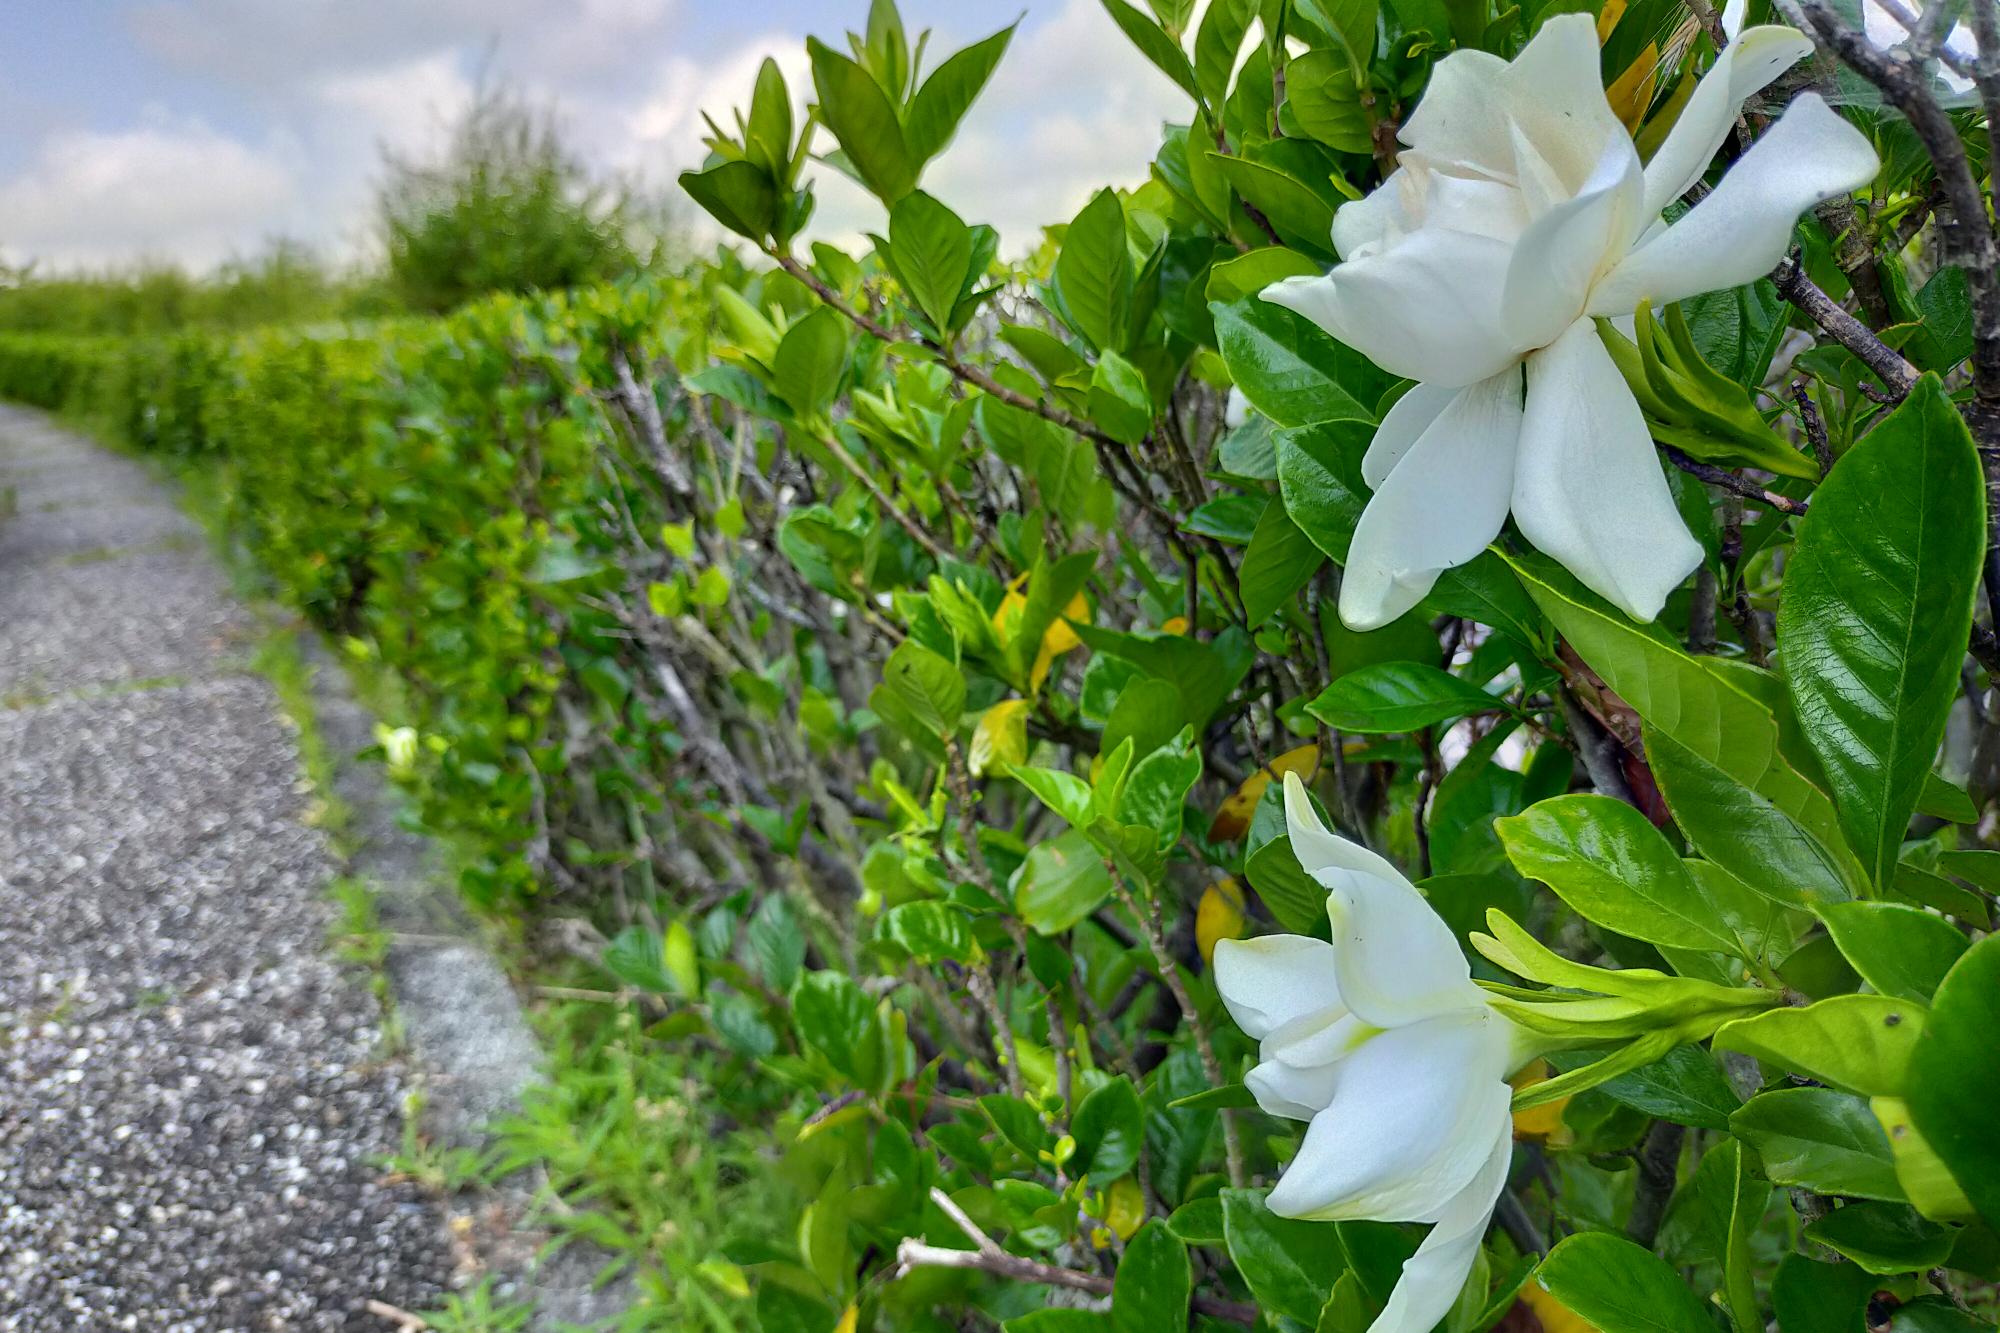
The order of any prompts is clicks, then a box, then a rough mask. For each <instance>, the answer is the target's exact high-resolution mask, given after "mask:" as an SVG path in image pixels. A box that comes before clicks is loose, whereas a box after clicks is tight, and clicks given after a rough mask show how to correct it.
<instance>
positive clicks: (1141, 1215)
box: [1104, 1176, 1146, 1240]
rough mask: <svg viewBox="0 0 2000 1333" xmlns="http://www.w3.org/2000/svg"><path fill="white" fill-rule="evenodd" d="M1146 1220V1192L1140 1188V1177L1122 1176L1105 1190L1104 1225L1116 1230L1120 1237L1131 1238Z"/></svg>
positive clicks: (1121, 1238)
mask: <svg viewBox="0 0 2000 1333" xmlns="http://www.w3.org/2000/svg"><path fill="white" fill-rule="evenodd" d="M1145 1220H1146V1193H1145V1191H1144V1190H1142V1189H1140V1188H1139V1178H1138V1177H1137V1176H1120V1177H1119V1178H1118V1180H1117V1181H1116V1182H1114V1183H1113V1184H1112V1186H1111V1188H1110V1189H1108V1190H1106V1191H1105V1192H1104V1225H1105V1226H1107V1227H1109V1228H1110V1229H1111V1230H1112V1231H1114V1232H1116V1233H1117V1234H1118V1239H1120V1240H1130V1239H1132V1233H1133V1232H1135V1231H1137V1230H1138V1229H1139V1226H1140V1224H1141V1223H1143V1222H1144V1221H1145Z"/></svg>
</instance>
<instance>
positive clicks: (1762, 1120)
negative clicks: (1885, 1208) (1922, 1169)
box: [1729, 1088, 1903, 1203]
mask: <svg viewBox="0 0 2000 1333" xmlns="http://www.w3.org/2000/svg"><path fill="white" fill-rule="evenodd" d="M1729 1129H1730V1132H1731V1133H1733V1134H1735V1135H1736V1137H1737V1138H1739V1139H1742V1140H1743V1141H1744V1142H1745V1143H1747V1144H1749V1145H1750V1146H1751V1147H1752V1148H1754V1149H1756V1150H1757V1156H1758V1158H1759V1160H1761V1161H1762V1162H1763V1164H1764V1174H1765V1175H1766V1176H1767V1177H1769V1178H1770V1181H1771V1183H1772V1184H1774V1185H1800V1186H1803V1187H1805V1188H1806V1189H1809V1190H1814V1191H1816V1192H1818V1193H1820V1194H1839V1195H1851V1196H1853V1197H1855V1198H1858V1199H1887V1200H1890V1201H1892V1202H1898V1203H1900V1202H1902V1201H1903V1188H1902V1186H1901V1185H1899V1184H1898V1183H1897V1182H1896V1167H1895V1163H1894V1162H1893V1161H1892V1160H1891V1159H1890V1155H1889V1140H1888V1138H1887V1136H1886V1135H1884V1134H1883V1132H1882V1126H1881V1124H1880V1122H1878V1121H1877V1120H1876V1119H1875V1116H1874V1114H1873V1113H1872V1112H1870V1111H1869V1109H1868V1103H1866V1102H1864V1101H1863V1100H1861V1098H1859V1097H1855V1096H1852V1095H1851V1094H1849V1093H1845V1092H1836V1091H1834V1090H1833V1089H1831V1088H1785V1089H1781V1090H1779V1091H1777V1092H1765V1093H1760V1094H1758V1095H1757V1096H1755V1097H1752V1098H1751V1099H1750V1100H1749V1101H1747V1102H1745V1103H1744V1104H1743V1107H1742V1109H1740V1110H1738V1111H1737V1112H1736V1114H1734V1115H1732V1116H1730V1117H1729Z"/></svg>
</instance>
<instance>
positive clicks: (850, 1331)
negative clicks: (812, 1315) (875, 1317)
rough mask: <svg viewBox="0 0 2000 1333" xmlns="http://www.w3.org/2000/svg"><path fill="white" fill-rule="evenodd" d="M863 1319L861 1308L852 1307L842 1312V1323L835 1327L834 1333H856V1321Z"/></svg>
mask: <svg viewBox="0 0 2000 1333" xmlns="http://www.w3.org/2000/svg"><path fill="white" fill-rule="evenodd" d="M860 1317H861V1307H860V1306H858V1305H850V1306H848V1307H847V1308H846V1309H845V1310H842V1311H841V1312H840V1322H839V1323H837V1324H835V1325H834V1326H833V1333H854V1321H855V1320H857V1319H859V1318H860Z"/></svg>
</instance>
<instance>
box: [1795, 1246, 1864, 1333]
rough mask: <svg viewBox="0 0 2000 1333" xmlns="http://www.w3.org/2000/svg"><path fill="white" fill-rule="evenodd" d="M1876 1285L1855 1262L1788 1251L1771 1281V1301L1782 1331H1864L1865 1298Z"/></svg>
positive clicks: (1823, 1332)
mask: <svg viewBox="0 0 2000 1333" xmlns="http://www.w3.org/2000/svg"><path fill="white" fill-rule="evenodd" d="M1876 1285H1877V1284H1876V1281H1875V1279H1874V1277H1873V1276H1871V1275H1870V1274H1869V1272H1868V1270H1867V1269H1865V1268H1861V1267H1859V1266H1858V1265H1855V1264H1823V1263H1820V1262H1818V1261H1817V1260H1813V1259H1808V1258H1806V1257H1805V1256H1804V1255H1803V1254H1788V1255H1786V1256H1785V1257H1784V1260H1783V1261H1782V1262H1781V1263H1780V1264H1779V1265H1778V1275H1777V1277H1776V1278H1775V1279H1773V1280H1772V1282H1771V1304H1772V1306H1773V1307H1774V1308H1775V1309H1776V1311H1777V1315H1778V1327H1779V1329H1781V1330H1783V1333H1794V1330H1796V1331H1797V1333H1867V1322H1868V1321H1867V1307H1868V1298H1869V1297H1870V1296H1872V1295H1874V1294H1875V1287H1876Z"/></svg>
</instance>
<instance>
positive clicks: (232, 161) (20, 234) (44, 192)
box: [0, 120, 299, 267]
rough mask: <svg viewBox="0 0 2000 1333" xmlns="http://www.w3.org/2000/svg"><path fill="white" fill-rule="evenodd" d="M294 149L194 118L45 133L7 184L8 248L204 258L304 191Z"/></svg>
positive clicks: (216, 257)
mask: <svg viewBox="0 0 2000 1333" xmlns="http://www.w3.org/2000/svg"><path fill="white" fill-rule="evenodd" d="M298 165H299V162H298V154H297V151H296V148H295V147H294V146H291V145H287V144H284V143H282V142H274V143H272V144H269V145H267V146H264V147H252V146H251V145H249V144H246V143H243V142H241V141H239V140H236V139H232V138H229V137H227V136H225V135H222V134H218V133H216V132H215V131H213V130H211V129H209V128H208V127H207V126H205V125H203V124H201V123H200V122H198V121H185V122H168V121H164V120H159V121H155V122H153V123H148V124H146V125H142V126H140V127H139V128H136V129H131V130H124V131H120V132H116V133H102V132H94V131H71V132H65V133H59V134H55V135H52V136H50V137H49V138H48V139H47V140H45V141H44V142H43V144H42V146H41V151H40V153H39V155H38V156H37V158H36V159H35V161H34V163H33V164H32V165H31V166H30V167H29V168H28V169H27V170H26V171H25V172H23V173H22V174H20V175H19V176H16V177H15V178H14V179H13V180H11V181H8V182H6V183H4V184H0V218H4V219H6V227H7V231H6V234H5V235H4V236H0V242H4V243H5V245H6V248H7V251H8V254H9V256H10V257H11V258H12V259H13V260H15V261H17V262H18V261H19V260H22V259H26V258H36V259H40V260H43V261H46V262H47V263H49V264H50V265H52V266H57V267H78V266H101V265H109V264H114V263H119V262H124V261H128V260H130V259H132V258H133V257H135V256H139V255H145V256H151V257H162V258H173V259H179V260H181V261H183V262H185V263H188V264H190V265H192V266H195V267H208V266H210V265H213V264H216V263H219V262H220V261H222V260H224V259H227V258H229V257H230V256H231V255H232V254H235V253H239V252H241V251H244V250H247V249H249V248H250V247H251V246H253V245H254V244H255V243H256V241H257V240H258V239H259V238H260V237H261V236H263V235H265V234H268V233H271V232H276V231H280V230H282V229H283V227H284V224H285V223H286V222H287V221H289V220H290V219H291V217H292V214H293V210H294V208H295V205H296V204H297V202H298Z"/></svg>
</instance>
